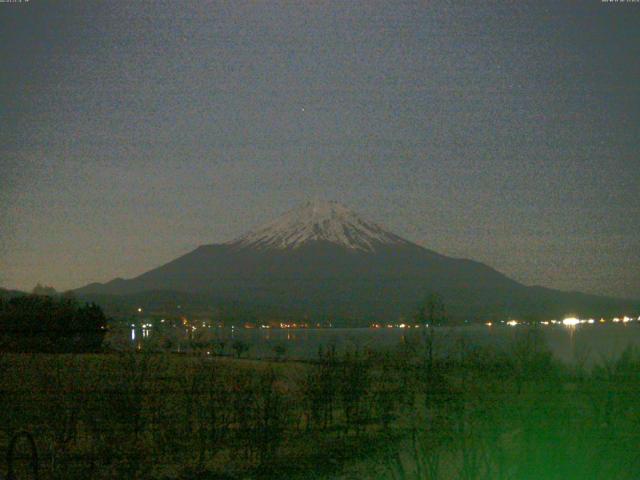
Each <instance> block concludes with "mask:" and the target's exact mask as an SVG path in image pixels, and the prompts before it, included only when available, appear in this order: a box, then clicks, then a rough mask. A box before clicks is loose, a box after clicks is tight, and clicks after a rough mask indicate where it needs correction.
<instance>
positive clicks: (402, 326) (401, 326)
mask: <svg viewBox="0 0 640 480" xmlns="http://www.w3.org/2000/svg"><path fill="white" fill-rule="evenodd" d="M398 327H400V328H404V327H406V325H405V324H404V323H401V324H400V325H398Z"/></svg>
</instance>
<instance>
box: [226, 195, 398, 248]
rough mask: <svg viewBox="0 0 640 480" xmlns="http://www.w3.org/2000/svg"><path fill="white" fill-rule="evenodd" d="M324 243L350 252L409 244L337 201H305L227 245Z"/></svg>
mask: <svg viewBox="0 0 640 480" xmlns="http://www.w3.org/2000/svg"><path fill="white" fill-rule="evenodd" d="M314 241H324V242H329V243H333V244H337V245H340V246H343V247H346V248H349V249H353V250H362V251H367V252H372V251H375V249H376V246H379V245H389V244H402V245H406V244H408V243H409V242H408V241H407V240H404V239H402V238H400V237H398V236H397V235H394V234H393V233H391V232H388V231H386V230H384V229H383V228H381V227H380V226H378V225H376V224H375V223H372V222H367V221H365V220H363V219H362V218H360V216H358V215H357V214H356V213H355V212H353V211H352V210H350V209H349V208H347V207H345V206H344V205H342V204H340V203H338V202H326V201H315V202H307V203H305V204H304V205H302V206H301V207H300V208H297V209H294V210H291V211H289V212H287V213H285V214H284V215H282V216H281V217H279V218H277V219H276V220H274V221H272V222H269V223H267V224H265V225H263V226H261V227H258V228H257V229H256V230H253V231H251V232H249V233H247V234H245V235H243V236H241V237H240V238H238V239H236V240H234V241H232V242H230V244H231V245H236V246H239V247H252V248H259V249H270V248H273V249H295V248H298V247H300V246H302V245H304V244H306V243H308V242H314Z"/></svg>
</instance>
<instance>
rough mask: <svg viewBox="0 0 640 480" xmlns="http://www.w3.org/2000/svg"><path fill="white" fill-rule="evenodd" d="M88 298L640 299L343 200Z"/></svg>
mask: <svg viewBox="0 0 640 480" xmlns="http://www.w3.org/2000/svg"><path fill="white" fill-rule="evenodd" d="M76 292H77V293H78V294H80V295H82V296H85V297H89V298H97V297H100V298H104V297H105V295H107V296H109V297H112V296H131V295H137V296H140V295H145V294H146V295H153V297H154V298H156V299H158V298H165V297H166V298H172V296H173V297H175V296H176V295H180V296H181V297H183V298H184V297H185V296H187V297H189V296H191V297H193V298H198V301H199V302H200V303H201V304H202V303H204V304H206V305H211V306H213V305H216V304H220V303H224V302H233V303H235V304H241V305H242V304H244V305H254V306H258V307H265V308H268V309H271V310H276V311H282V312H292V313H294V314H295V315H304V316H306V317H308V318H327V317H328V318H332V319H333V320H334V324H342V325H366V324H369V323H371V322H372V321H382V322H393V321H395V320H397V319H398V318H399V317H400V316H404V317H405V318H406V317H410V316H411V315H413V313H414V312H415V311H416V308H417V306H418V305H419V304H420V303H421V302H423V301H424V300H425V298H427V297H428V296H429V295H430V294H432V293H438V294H439V295H441V296H442V298H443V301H444V303H445V305H446V308H447V311H448V313H449V314H450V316H451V317H452V318H454V319H459V320H462V319H465V320H472V321H473V320H496V319H507V318H522V319H527V318H531V319H534V318H539V319H550V318H557V317H559V316H562V315H566V314H573V315H584V316H600V315H603V316H604V315H606V316H610V315H619V314H623V313H625V312H631V313H633V312H635V311H637V310H638V307H639V306H638V305H637V302H631V301H624V300H619V299H613V298H606V297H599V296H594V295H586V294H581V293H576V292H561V291H557V290H551V289H547V288H543V287H528V286H525V285H522V284H520V283H518V282H516V281H514V280H511V279H509V278H508V277H506V276H505V275H503V274H501V273H499V272H497V271H496V270H494V269H492V268H490V267H488V266H486V265H484V264H482V263H478V262H475V261H472V260H465V259H457V258H451V257H447V256H444V255H441V254H438V253H436V252H434V251H431V250H428V249H426V248H424V247H422V246H420V245H417V244H415V243H412V242H410V241H408V240H405V239H403V238H401V237H399V236H398V235H395V234H393V233H391V232H389V231H387V230H385V229H384V228H382V227H381V226H379V225H376V224H375V223H372V222H369V221H367V220H364V219H362V218H361V217H360V216H358V215H357V214H356V213H354V212H353V211H352V210H350V209H349V208H347V207H345V206H344V205H341V204H339V203H337V202H308V203H306V204H304V205H302V206H301V207H300V208H297V209H294V210H292V211H289V212H287V213H285V214H284V215H282V216H281V217H279V218H277V219H275V220H274V221H272V222H268V223H266V224H264V225H263V226H260V227H258V228H256V229H255V230H252V231H250V232H249V233H247V234H245V235H242V236H240V237H239V238H237V239H235V240H232V241H229V242H226V243H223V244H212V245H203V246H200V247H198V248H196V249H195V250H193V251H192V252H190V253H188V254H186V255H183V256H181V257H179V258H177V259H175V260H173V261H171V262H169V263H167V264H165V265H162V266H160V267H158V268H155V269H153V270H150V271H148V272H146V273H143V274H142V275H140V276H138V277H135V278H132V279H129V280H123V279H115V280H112V281H110V282H108V283H105V284H99V283H94V284H90V285H87V286H86V287H83V288H81V289H79V290H77V291H76Z"/></svg>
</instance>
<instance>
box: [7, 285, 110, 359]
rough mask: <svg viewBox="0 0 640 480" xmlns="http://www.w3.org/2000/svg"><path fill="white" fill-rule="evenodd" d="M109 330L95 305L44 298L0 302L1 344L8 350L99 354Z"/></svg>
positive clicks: (36, 296)
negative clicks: (95, 352)
mask: <svg viewBox="0 0 640 480" xmlns="http://www.w3.org/2000/svg"><path fill="white" fill-rule="evenodd" d="M106 329H107V318H106V316H105V315H104V313H103V311H102V309H101V308H100V307H99V306H98V305H96V304H94V303H91V304H85V305H81V304H80V303H78V302H77V301H75V300H73V299H70V298H61V297H55V298H54V297H49V296H41V295H26V296H22V297H14V298H11V299H9V300H8V301H0V344H1V345H2V348H4V349H5V350H9V351H34V352H38V351H42V352H88V351H96V350H99V349H100V346H101V345H102V340H103V338H104V335H105V333H106Z"/></svg>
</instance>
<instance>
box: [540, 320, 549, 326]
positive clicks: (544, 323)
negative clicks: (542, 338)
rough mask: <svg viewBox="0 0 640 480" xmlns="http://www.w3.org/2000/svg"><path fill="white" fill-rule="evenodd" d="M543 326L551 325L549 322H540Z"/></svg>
mask: <svg viewBox="0 0 640 480" xmlns="http://www.w3.org/2000/svg"><path fill="white" fill-rule="evenodd" d="M540 323H541V324H542V325H549V322H547V321H546V320H544V321H542V322H540Z"/></svg>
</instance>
